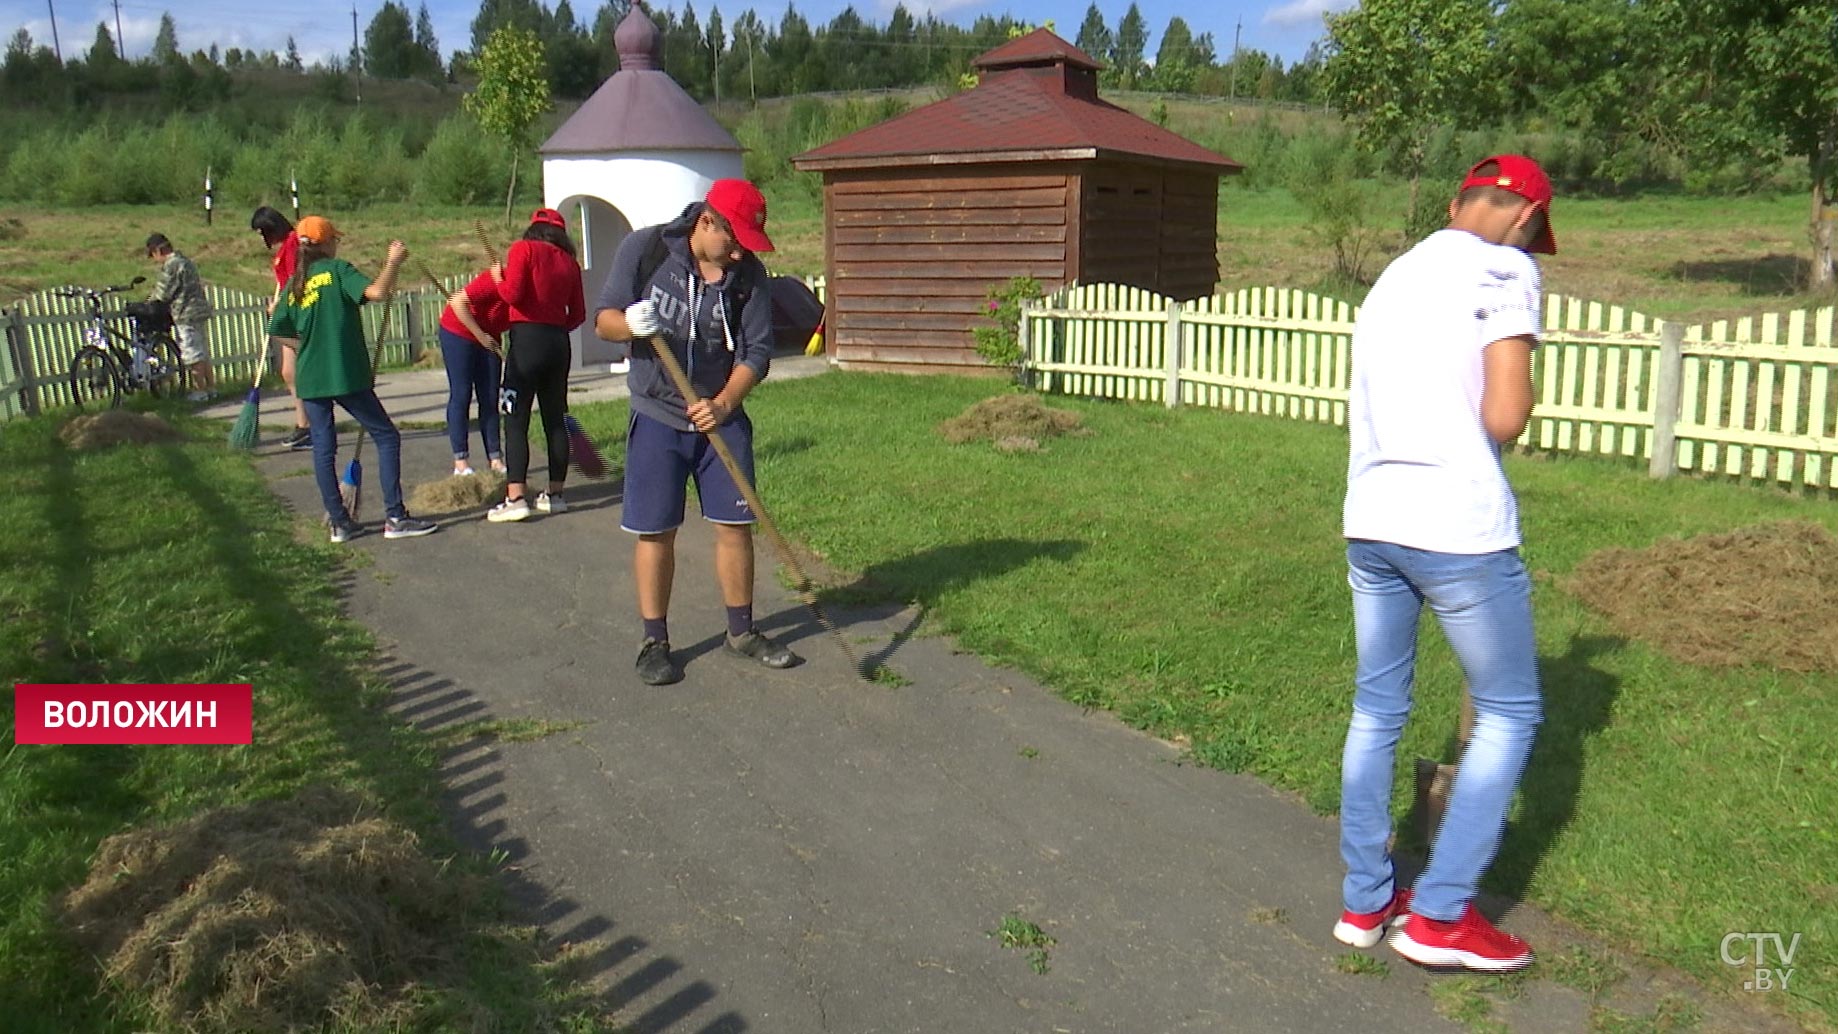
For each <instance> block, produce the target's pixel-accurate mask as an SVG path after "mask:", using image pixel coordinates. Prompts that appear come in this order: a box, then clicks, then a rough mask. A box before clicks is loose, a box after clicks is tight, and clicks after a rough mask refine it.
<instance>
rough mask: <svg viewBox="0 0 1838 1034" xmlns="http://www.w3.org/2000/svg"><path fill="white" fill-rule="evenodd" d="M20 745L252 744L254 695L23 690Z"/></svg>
mask: <svg viewBox="0 0 1838 1034" xmlns="http://www.w3.org/2000/svg"><path fill="white" fill-rule="evenodd" d="M13 690H14V709H13V740H14V742H17V743H148V744H156V743H158V744H170V743H220V744H231V743H248V742H249V738H250V735H251V732H252V730H253V726H254V711H255V705H254V691H253V689H252V687H251V686H249V685H248V684H247V683H244V684H241V685H157V684H156V685H144V686H137V685H121V684H116V685H16V686H14V687H13Z"/></svg>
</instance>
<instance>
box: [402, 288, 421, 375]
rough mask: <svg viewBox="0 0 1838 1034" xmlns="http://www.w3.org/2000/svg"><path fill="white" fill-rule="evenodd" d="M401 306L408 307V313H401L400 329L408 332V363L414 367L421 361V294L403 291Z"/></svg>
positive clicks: (417, 291)
mask: <svg viewBox="0 0 1838 1034" xmlns="http://www.w3.org/2000/svg"><path fill="white" fill-rule="evenodd" d="M402 304H404V305H406V306H408V311H407V312H406V313H403V316H404V317H405V319H404V320H403V322H402V327H403V329H404V330H406V331H407V332H408V361H409V364H410V365H414V364H415V363H418V362H420V361H421V350H422V347H423V346H422V343H421V292H420V291H419V290H415V291H404V292H403V294H402Z"/></svg>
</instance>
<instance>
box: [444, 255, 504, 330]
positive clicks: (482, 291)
mask: <svg viewBox="0 0 1838 1034" xmlns="http://www.w3.org/2000/svg"><path fill="white" fill-rule="evenodd" d="M466 301H467V302H468V303H469V304H470V305H471V306H472V318H473V319H474V320H476V321H477V322H478V324H479V329H480V330H483V331H484V332H485V333H487V334H490V335H491V336H493V337H503V336H504V332H505V331H507V330H509V329H510V326H511V308H510V306H508V305H506V304H504V296H503V295H502V294H501V293H499V291H498V285H497V284H496V283H495V282H493V281H492V278H491V273H490V272H484V273H480V274H479V275H478V276H475V277H473V278H472V280H471V281H469V282H468V283H467V284H466ZM440 327H441V329H442V330H447V331H452V332H453V333H455V334H458V335H459V336H460V337H463V338H465V339H466V340H468V341H472V340H473V338H472V331H470V330H467V329H466V325H465V324H464V323H461V322H460V318H459V316H457V315H455V314H454V312H453V306H452V305H448V306H447V307H446V308H444V309H442V310H440ZM473 344H479V342H477V341H473Z"/></svg>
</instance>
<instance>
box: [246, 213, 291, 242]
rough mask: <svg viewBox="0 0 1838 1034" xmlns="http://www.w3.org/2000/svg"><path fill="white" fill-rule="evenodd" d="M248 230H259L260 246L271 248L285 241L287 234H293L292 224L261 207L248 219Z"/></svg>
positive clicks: (284, 217)
mask: <svg viewBox="0 0 1838 1034" xmlns="http://www.w3.org/2000/svg"><path fill="white" fill-rule="evenodd" d="M249 229H251V230H260V231H261V234H262V244H263V245H264V246H266V247H270V248H272V247H274V246H275V245H277V244H279V243H281V242H282V241H284V240H286V239H287V235H288V234H290V233H292V232H294V224H293V223H291V222H289V221H288V219H287V217H286V216H284V215H282V214H281V213H279V212H277V211H275V210H274V209H272V208H269V207H268V206H267V205H263V206H262V207H260V208H258V209H256V210H255V214H254V215H252V216H250V217H249Z"/></svg>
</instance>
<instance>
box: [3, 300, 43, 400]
mask: <svg viewBox="0 0 1838 1034" xmlns="http://www.w3.org/2000/svg"><path fill="white" fill-rule="evenodd" d="M25 319H26V313H25V310H24V309H22V308H18V307H15V308H14V309H13V311H12V313H11V314H10V318H9V319H8V320H7V322H6V350H7V354H8V356H10V357H11V358H12V360H13V370H14V371H15V372H17V373H18V374H19V408H20V409H21V410H23V411H24V412H25V415H26V416H37V415H38V402H39V399H38V371H37V370H36V369H34V368H33V364H32V349H31V348H30V347H29V346H28V345H27V344H26V324H25Z"/></svg>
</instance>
